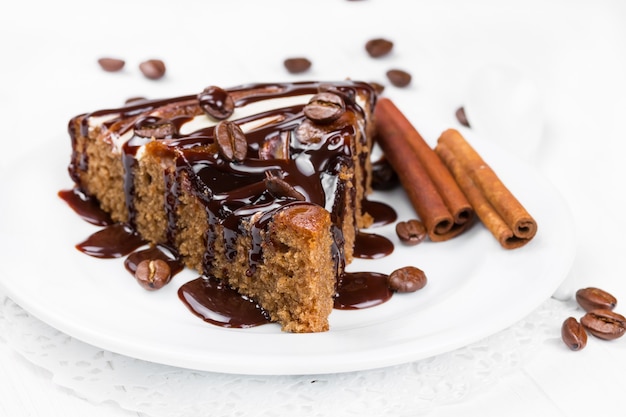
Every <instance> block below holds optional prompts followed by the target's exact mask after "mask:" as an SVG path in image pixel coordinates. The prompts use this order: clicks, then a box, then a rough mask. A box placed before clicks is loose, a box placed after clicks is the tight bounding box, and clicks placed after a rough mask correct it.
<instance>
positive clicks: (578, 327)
mask: <svg viewBox="0 0 626 417" xmlns="http://www.w3.org/2000/svg"><path fill="white" fill-rule="evenodd" d="M561 339H562V340H563V342H564V343H565V344H566V345H567V347H568V348H570V349H571V350H581V349H583V348H584V347H585V346H586V345H587V332H586V331H585V328H584V327H583V325H582V324H580V323H579V322H578V320H576V319H575V318H574V317H568V318H567V319H565V321H564V322H563V325H562V326H561Z"/></svg>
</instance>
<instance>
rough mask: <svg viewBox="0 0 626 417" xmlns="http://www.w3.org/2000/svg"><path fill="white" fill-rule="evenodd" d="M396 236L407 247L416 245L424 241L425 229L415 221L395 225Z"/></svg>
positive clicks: (422, 224)
mask: <svg viewBox="0 0 626 417" xmlns="http://www.w3.org/2000/svg"><path fill="white" fill-rule="evenodd" d="M396 234H397V235H398V238H400V241H402V242H403V243H405V244H407V245H417V244H418V243H420V242H422V241H424V239H426V227H425V226H424V223H422V222H421V221H419V220H417V219H411V220H407V221H400V222H398V223H396Z"/></svg>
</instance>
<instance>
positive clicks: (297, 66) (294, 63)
mask: <svg viewBox="0 0 626 417" xmlns="http://www.w3.org/2000/svg"><path fill="white" fill-rule="evenodd" d="M283 64H284V65H285V68H287V71H289V72H290V73H291V74H299V73H301V72H305V71H307V70H308V69H309V68H311V61H310V60H309V59H307V58H304V57H298V58H287V59H285V61H283Z"/></svg>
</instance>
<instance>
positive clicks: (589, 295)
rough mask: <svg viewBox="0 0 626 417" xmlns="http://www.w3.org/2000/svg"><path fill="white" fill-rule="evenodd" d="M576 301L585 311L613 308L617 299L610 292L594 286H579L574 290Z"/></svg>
mask: <svg viewBox="0 0 626 417" xmlns="http://www.w3.org/2000/svg"><path fill="white" fill-rule="evenodd" d="M576 301H577V302H578V304H579V305H580V306H581V307H582V308H583V310H585V311H591V310H597V309H606V310H613V309H614V308H615V305H616V304H617V299H616V298H615V297H614V296H613V295H612V294H610V293H608V292H606V291H604V290H602V289H600V288H595V287H588V288H581V289H579V290H578V291H576Z"/></svg>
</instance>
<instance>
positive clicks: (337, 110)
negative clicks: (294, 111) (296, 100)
mask: <svg viewBox="0 0 626 417" xmlns="http://www.w3.org/2000/svg"><path fill="white" fill-rule="evenodd" d="M345 111H346V105H345V103H344V101H343V99H342V98H341V97H340V96H338V95H337V94H333V93H329V92H323V93H318V94H316V95H314V96H313V97H311V100H309V102H308V104H307V105H306V106H304V115H305V116H306V117H308V118H309V119H310V120H312V121H314V122H317V123H321V124H327V123H331V122H333V121H335V120H337V119H338V118H340V117H341V116H342V115H343V114H344V113H345Z"/></svg>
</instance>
